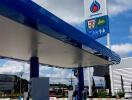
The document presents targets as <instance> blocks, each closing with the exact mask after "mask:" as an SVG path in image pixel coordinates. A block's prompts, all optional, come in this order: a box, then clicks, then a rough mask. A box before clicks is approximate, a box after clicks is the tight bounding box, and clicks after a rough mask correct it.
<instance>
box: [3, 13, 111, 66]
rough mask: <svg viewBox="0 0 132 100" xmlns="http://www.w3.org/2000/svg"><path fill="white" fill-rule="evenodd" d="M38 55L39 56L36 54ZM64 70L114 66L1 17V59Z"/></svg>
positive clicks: (88, 53)
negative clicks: (34, 59) (35, 62)
mask: <svg viewBox="0 0 132 100" xmlns="http://www.w3.org/2000/svg"><path fill="white" fill-rule="evenodd" d="M36 52H37V54H36ZM34 55H37V56H38V57H39V61H40V63H42V64H49V65H53V66H59V67H64V68H74V67H78V66H79V65H81V66H83V67H86V66H95V65H106V64H110V63H111V62H108V61H107V60H105V59H103V58H101V57H98V56H95V55H94V54H91V53H90V52H89V51H88V52H87V51H85V50H81V49H79V48H77V47H74V46H72V45H70V44H67V43H64V42H62V41H60V40H57V39H55V38H52V37H50V36H48V35H46V34H44V33H40V32H38V31H36V30H34V29H32V28H29V27H27V26H24V25H22V24H19V23H17V22H15V21H12V20H10V19H8V18H5V17H3V16H0V56H4V57H9V58H14V59H20V60H27V61H28V60H29V59H30V57H31V56H34Z"/></svg>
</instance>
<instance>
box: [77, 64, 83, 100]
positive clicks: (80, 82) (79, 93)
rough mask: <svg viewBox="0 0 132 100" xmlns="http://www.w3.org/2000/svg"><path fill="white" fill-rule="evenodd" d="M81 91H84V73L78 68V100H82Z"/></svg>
mask: <svg viewBox="0 0 132 100" xmlns="http://www.w3.org/2000/svg"><path fill="white" fill-rule="evenodd" d="M83 91H84V73H83V68H82V67H78V100H82V99H83Z"/></svg>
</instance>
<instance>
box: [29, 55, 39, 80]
mask: <svg viewBox="0 0 132 100" xmlns="http://www.w3.org/2000/svg"><path fill="white" fill-rule="evenodd" d="M34 77H39V58H38V57H31V58H30V79H31V78H34Z"/></svg>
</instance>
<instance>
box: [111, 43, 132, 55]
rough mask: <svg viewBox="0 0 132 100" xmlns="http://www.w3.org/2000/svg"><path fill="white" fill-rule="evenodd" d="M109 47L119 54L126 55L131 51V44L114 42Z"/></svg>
mask: <svg viewBox="0 0 132 100" xmlns="http://www.w3.org/2000/svg"><path fill="white" fill-rule="evenodd" d="M111 49H112V50H113V51H115V52H116V53H118V54H119V55H120V56H128V54H129V53H131V52H132V44H130V43H125V44H115V45H112V46H111Z"/></svg>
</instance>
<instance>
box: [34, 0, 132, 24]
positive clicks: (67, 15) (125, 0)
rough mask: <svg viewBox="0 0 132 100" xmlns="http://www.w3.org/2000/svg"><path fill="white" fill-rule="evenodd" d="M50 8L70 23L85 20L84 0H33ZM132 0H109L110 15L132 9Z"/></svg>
mask: <svg viewBox="0 0 132 100" xmlns="http://www.w3.org/2000/svg"><path fill="white" fill-rule="evenodd" d="M32 1H34V2H36V3H37V4H39V5H41V6H42V7H44V8H46V9H48V10H49V11H50V12H52V13H53V14H55V15H57V16H58V17H60V18H61V19H63V20H64V21H66V22H68V23H78V24H79V23H81V22H82V21H84V2H83V0H32ZM131 5H132V0H109V1H108V11H109V14H110V16H113V15H114V16H115V15H118V14H121V13H124V12H125V11H129V10H132V7H131Z"/></svg>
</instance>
